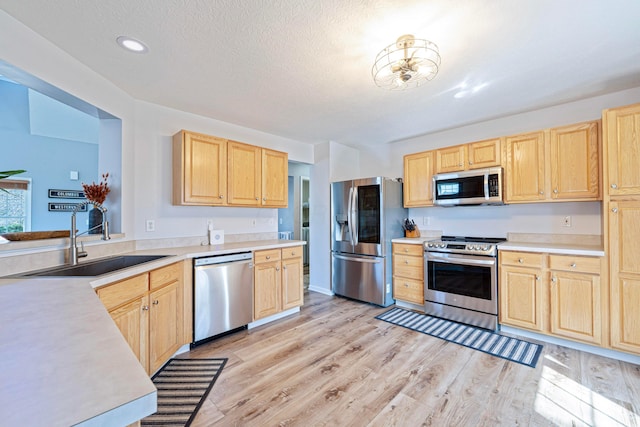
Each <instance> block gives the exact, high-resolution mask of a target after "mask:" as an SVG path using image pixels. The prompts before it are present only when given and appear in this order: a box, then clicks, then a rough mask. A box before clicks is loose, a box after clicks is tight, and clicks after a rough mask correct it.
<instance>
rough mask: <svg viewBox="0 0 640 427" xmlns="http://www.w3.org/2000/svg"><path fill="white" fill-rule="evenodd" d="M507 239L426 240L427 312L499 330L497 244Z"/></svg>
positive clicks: (425, 288)
mask: <svg viewBox="0 0 640 427" xmlns="http://www.w3.org/2000/svg"><path fill="white" fill-rule="evenodd" d="M505 240H506V239H503V238H483V237H458V236H442V238H441V239H440V240H435V241H429V242H425V243H424V249H425V253H424V258H425V259H424V281H425V284H424V298H425V312H426V313H427V314H431V315H434V316H438V317H443V318H445V319H449V320H454V321H457V322H462V323H467V324H470V325H475V326H479V327H482V328H486V329H492V330H495V329H497V327H498V265H497V264H498V260H497V254H498V250H497V245H498V243H500V242H503V241H505Z"/></svg>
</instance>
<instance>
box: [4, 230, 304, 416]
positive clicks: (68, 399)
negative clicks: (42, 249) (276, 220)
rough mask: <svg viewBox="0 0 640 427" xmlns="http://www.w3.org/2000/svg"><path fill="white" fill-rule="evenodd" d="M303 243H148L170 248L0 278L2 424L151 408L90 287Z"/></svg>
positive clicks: (150, 389)
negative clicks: (70, 271) (134, 258)
mask: <svg viewBox="0 0 640 427" xmlns="http://www.w3.org/2000/svg"><path fill="white" fill-rule="evenodd" d="M303 244H305V242H304V241H299V240H260V241H251V242H236V243H226V244H224V245H217V246H190V247H176V248H163V249H147V250H143V251H134V252H130V253H128V254H120V255H147V254H153V255H172V256H168V257H166V258H161V259H159V260H156V261H151V262H148V263H144V264H140V265H137V266H134V267H130V268H126V269H123V270H119V271H117V272H115V273H110V274H105V275H102V276H99V277H84V278H69V277H64V278H61V277H58V278H53V277H38V278H36V277H29V278H5V279H0V361H1V363H0V384H1V386H0V414H2V421H1V423H2V424H3V425H4V424H6V425H21V426H31V425H33V426H36V425H37V426H40V425H47V426H69V425H75V424H81V425H87V426H93V425H96V426H97V425H100V426H107V425H109V426H111V425H126V424H130V423H133V422H135V421H137V420H139V419H141V418H143V417H145V416H147V415H149V414H152V413H154V412H155V411H156V389H155V387H154V385H153V383H152V382H151V380H150V379H149V376H148V375H147V373H146V372H145V370H144V369H143V367H142V366H141V365H140V363H139V362H138V360H137V359H136V357H135V355H134V354H133V352H132V351H131V349H130V348H129V346H128V344H127V343H126V341H125V340H124V338H123V337H122V335H121V334H120V331H119V330H118V328H117V327H116V325H115V323H114V322H113V320H112V319H111V317H110V316H109V313H108V312H107V310H106V309H105V307H104V305H103V304H102V302H101V301H100V300H99V298H98V296H97V295H96V293H95V291H94V289H93V288H97V287H100V286H102V285H105V284H107V283H112V282H114V281H118V280H122V279H125V278H127V277H130V276H134V275H136V274H140V273H144V272H146V271H149V270H153V269H156V268H159V267H162V266H164V265H168V264H171V263H174V262H177V261H181V260H184V259H189V258H198V257H203V256H212V255H222V254H228V253H234V252H245V251H254V250H261V249H274V248H282V247H290V246H299V245H303Z"/></svg>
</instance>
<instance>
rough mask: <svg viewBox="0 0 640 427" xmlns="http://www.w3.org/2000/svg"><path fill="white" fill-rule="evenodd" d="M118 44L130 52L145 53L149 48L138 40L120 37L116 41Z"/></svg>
mask: <svg viewBox="0 0 640 427" xmlns="http://www.w3.org/2000/svg"><path fill="white" fill-rule="evenodd" d="M116 41H117V42H118V44H119V45H120V46H122V47H123V48H125V49H127V50H128V51H130V52H135V53H147V52H148V51H149V48H148V47H147V46H146V45H145V44H144V43H142V42H141V41H139V40H136V39H133V38H131V37H127V36H120V37H118V38H117V39H116Z"/></svg>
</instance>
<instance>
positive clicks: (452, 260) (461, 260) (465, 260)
mask: <svg viewBox="0 0 640 427" xmlns="http://www.w3.org/2000/svg"><path fill="white" fill-rule="evenodd" d="M426 258H427V261H437V262H441V263H444V264H465V265H489V266H491V265H496V260H495V258H489V259H478V257H469V256H465V255H457V256H455V257H449V256H438V255H435V254H433V253H430V252H427V255H426Z"/></svg>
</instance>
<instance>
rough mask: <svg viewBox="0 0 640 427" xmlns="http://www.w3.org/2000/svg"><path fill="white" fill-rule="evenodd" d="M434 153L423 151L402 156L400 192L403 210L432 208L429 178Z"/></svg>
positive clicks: (431, 173) (431, 172) (431, 174)
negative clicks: (402, 173)
mask: <svg viewBox="0 0 640 427" xmlns="http://www.w3.org/2000/svg"><path fill="white" fill-rule="evenodd" d="M434 153H435V152H434V151H423V152H421V153H415V154H408V155H406V156H404V180H403V186H402V192H403V200H404V207H405V208H415V207H422V206H433V194H432V184H431V178H432V177H433V157H434Z"/></svg>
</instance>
